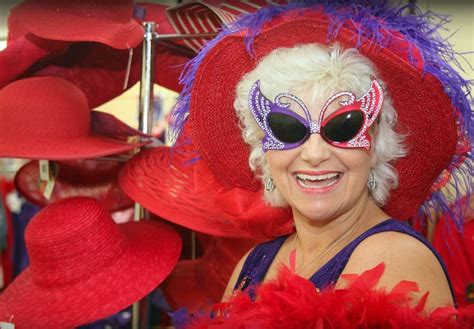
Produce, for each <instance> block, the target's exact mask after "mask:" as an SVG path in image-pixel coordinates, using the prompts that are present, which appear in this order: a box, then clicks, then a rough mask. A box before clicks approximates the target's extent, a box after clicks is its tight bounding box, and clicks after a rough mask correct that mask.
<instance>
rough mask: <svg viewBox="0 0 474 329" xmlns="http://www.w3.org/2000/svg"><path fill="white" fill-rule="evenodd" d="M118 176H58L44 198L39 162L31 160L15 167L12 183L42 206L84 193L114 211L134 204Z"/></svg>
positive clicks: (29, 198) (32, 200) (33, 202)
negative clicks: (72, 179) (80, 178)
mask: <svg viewBox="0 0 474 329" xmlns="http://www.w3.org/2000/svg"><path fill="white" fill-rule="evenodd" d="M60 166H61V165H60ZM60 171H61V168H60ZM117 178H118V177H117V176H115V177H110V179H106V180H102V181H99V182H93V183H90V184H88V183H87V182H85V181H82V182H77V183H71V182H68V181H65V180H62V179H60V177H58V178H56V180H55V184H54V189H53V192H52V194H51V197H50V198H49V199H46V197H45V196H44V194H43V190H42V184H41V180H40V175H39V165H38V162H37V161H31V162H28V163H27V164H25V165H24V166H22V167H21V168H20V170H18V172H17V173H16V175H15V178H14V183H15V188H16V190H17V191H18V192H19V193H20V194H21V195H22V196H23V197H24V198H25V199H26V200H28V201H29V202H31V203H32V204H35V205H38V206H41V207H44V206H46V205H48V204H50V203H53V202H56V201H58V200H61V199H64V198H68V197H74V196H87V197H92V198H94V199H97V200H99V201H100V202H102V203H103V205H104V206H105V207H106V208H107V209H108V210H109V211H111V212H114V211H118V210H123V209H126V208H129V207H131V206H133V201H132V200H131V199H130V198H128V197H127V196H126V195H125V193H123V191H122V190H121V189H120V187H119V186H118V181H117Z"/></svg>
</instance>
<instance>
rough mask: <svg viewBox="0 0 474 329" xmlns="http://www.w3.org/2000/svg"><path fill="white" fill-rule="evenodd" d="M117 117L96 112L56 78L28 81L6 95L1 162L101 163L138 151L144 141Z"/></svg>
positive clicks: (0, 113) (0, 104) (1, 107)
mask: <svg viewBox="0 0 474 329" xmlns="http://www.w3.org/2000/svg"><path fill="white" fill-rule="evenodd" d="M143 135H144V134H143V133H141V132H140V131H138V130H136V129H134V128H132V127H129V126H127V125H126V124H125V123H123V122H122V121H120V120H118V119H117V118H115V117H114V116H112V115H110V114H108V113H103V112H99V111H92V112H91V111H90V108H89V105H88V104H87V100H86V97H85V96H84V93H83V92H82V91H81V90H80V89H79V88H77V87H76V86H74V85H73V84H72V83H70V82H68V81H66V80H63V79H60V78H54V77H38V78H27V79H23V80H18V81H15V82H13V83H11V84H9V85H8V86H6V87H5V88H3V89H1V90H0V157H6V158H26V159H45V160H73V159H74V160H77V159H88V158H95V157H100V156H105V155H111V154H117V153H122V152H126V151H130V150H133V149H135V148H137V147H140V146H143V145H144V144H146V143H127V142H126V140H125V139H126V138H127V137H129V136H143Z"/></svg>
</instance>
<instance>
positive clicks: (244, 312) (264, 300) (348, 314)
mask: <svg viewBox="0 0 474 329" xmlns="http://www.w3.org/2000/svg"><path fill="white" fill-rule="evenodd" d="M384 270H385V265H384V264H383V263H381V264H379V265H378V266H376V267H374V268H373V269H370V270H367V271H365V272H364V273H362V274H361V275H345V276H344V278H345V279H346V280H347V281H348V282H349V284H348V286H347V288H345V289H336V288H335V287H328V288H326V289H324V290H323V291H322V292H318V291H317V290H316V288H315V287H314V285H313V283H312V282H311V281H309V280H306V279H304V278H302V277H300V276H298V275H296V274H294V273H292V272H291V271H290V269H288V268H287V267H282V268H281V270H280V273H279V276H278V278H277V279H276V280H274V281H270V282H268V283H265V284H263V285H261V286H259V287H258V288H257V289H256V299H255V301H252V300H251V298H250V297H249V296H248V294H247V293H245V292H238V293H236V294H235V295H234V296H233V298H232V299H231V300H230V301H229V302H228V303H221V304H218V305H216V306H215V309H214V313H213V315H212V316H201V317H198V318H196V317H194V318H193V319H191V320H190V321H189V322H188V324H187V327H186V328H192V329H204V328H213V329H219V328H246V329H247V328H248V329H250V328H252V329H253V328H262V329H265V328H318V329H324V328H340V329H345V328H413V329H414V328H417V329H420V328H421V329H423V328H426V329H434V328H443V329H446V328H448V329H449V328H466V329H467V328H469V329H472V326H473V324H474V305H470V306H468V307H465V308H462V309H455V308H454V307H443V308H437V309H435V310H434V311H433V312H431V313H430V314H429V315H426V314H424V313H423V309H424V306H425V303H426V300H427V298H428V293H426V294H425V295H424V296H423V297H422V298H421V299H420V301H419V302H418V304H417V305H415V306H410V305H409V302H410V301H411V298H410V293H411V292H415V291H418V285H417V284H416V283H414V282H408V281H401V282H400V283H399V284H397V285H396V286H395V287H394V288H393V289H392V290H390V291H384V290H375V289H374V288H375V287H376V284H377V283H378V281H379V280H380V278H381V276H382V274H383V272H384Z"/></svg>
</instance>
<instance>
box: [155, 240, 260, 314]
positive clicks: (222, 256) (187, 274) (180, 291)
mask: <svg viewBox="0 0 474 329" xmlns="http://www.w3.org/2000/svg"><path fill="white" fill-rule="evenodd" d="M209 240H210V241H208V242H207V243H206V246H205V247H204V249H205V252H204V255H203V256H202V257H201V258H199V259H196V260H183V261H180V262H179V263H178V265H176V267H175V268H174V270H173V272H171V274H170V275H169V276H168V278H167V279H166V280H165V281H164V282H163V284H162V285H161V288H162V289H163V293H164V296H165V297H166V301H167V302H168V303H169V304H170V306H171V307H172V308H173V309H179V308H181V307H185V308H186V309H187V310H188V311H190V312H193V311H196V310H204V309H206V308H207V307H209V306H211V305H212V304H215V303H218V302H219V301H220V300H221V298H222V295H223V294H224V290H225V287H226V285H227V282H228V281H229V278H230V276H231V274H232V272H233V270H234V268H235V266H236V265H237V263H238V262H239V260H240V259H241V258H242V257H243V256H244V254H245V253H246V252H247V251H249V250H250V248H252V247H253V246H254V245H256V244H257V243H258V242H260V241H258V240H250V239H229V238H217V237H209Z"/></svg>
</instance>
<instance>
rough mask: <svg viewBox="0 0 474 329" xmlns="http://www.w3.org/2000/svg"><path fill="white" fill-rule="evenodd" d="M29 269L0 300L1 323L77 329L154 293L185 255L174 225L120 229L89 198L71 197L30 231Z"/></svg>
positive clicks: (134, 224) (40, 218) (41, 217)
mask: <svg viewBox="0 0 474 329" xmlns="http://www.w3.org/2000/svg"><path fill="white" fill-rule="evenodd" d="M25 239H26V244H27V249H28V254H29V257H30V265H29V266H28V267H27V268H26V269H25V270H24V271H23V272H22V273H21V274H20V275H19V276H18V277H17V278H16V279H15V280H14V282H12V283H11V284H10V285H9V286H8V287H7V288H6V289H5V290H4V291H3V293H2V294H1V295H0V320H1V321H4V322H12V323H14V324H15V328H19V329H22V328H23V329H32V328H52V329H53V328H58V329H59V328H61V329H64V328H72V327H76V326H79V325H82V324H87V323H91V322H93V321H95V320H98V319H102V318H105V317H107V316H110V315H112V314H114V313H116V312H118V311H120V310H122V309H124V308H126V307H127V306H129V305H131V304H132V303H134V302H135V301H138V300H139V299H141V298H142V297H144V296H145V295H146V294H148V293H149V292H151V291H152V290H153V289H154V288H155V287H156V286H157V285H158V284H159V283H161V282H162V281H163V279H164V278H165V277H166V276H167V275H168V274H169V273H170V272H171V270H172V268H173V267H174V266H175V264H176V263H177V261H178V257H179V254H180V251H181V240H180V238H179V235H178V234H177V233H176V232H175V231H174V230H172V229H171V228H170V227H168V226H166V225H164V224H161V223H157V222H154V221H147V220H142V221H140V222H130V223H125V224H119V225H118V224H115V223H114V222H113V220H112V218H111V217H110V215H108V213H107V211H106V210H105V209H104V208H103V207H102V206H101V204H100V203H99V202H98V201H96V200H94V199H91V198H83V197H79V198H69V199H65V200H62V201H59V202H57V203H54V204H51V205H49V206H47V207H46V208H44V209H43V210H42V211H41V212H40V213H38V214H37V215H36V216H35V217H34V218H33V219H32V221H31V222H30V224H29V225H28V227H27V229H26V235H25Z"/></svg>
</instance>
